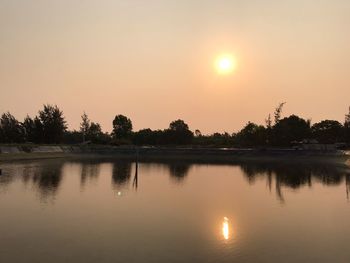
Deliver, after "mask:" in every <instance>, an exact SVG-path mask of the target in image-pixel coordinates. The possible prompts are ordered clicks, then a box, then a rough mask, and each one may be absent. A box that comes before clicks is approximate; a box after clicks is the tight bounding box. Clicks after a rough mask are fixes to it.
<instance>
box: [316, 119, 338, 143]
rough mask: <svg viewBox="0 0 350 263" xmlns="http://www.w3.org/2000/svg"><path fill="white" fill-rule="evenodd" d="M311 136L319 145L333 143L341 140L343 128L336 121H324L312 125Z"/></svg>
mask: <svg viewBox="0 0 350 263" xmlns="http://www.w3.org/2000/svg"><path fill="white" fill-rule="evenodd" d="M311 129H312V136H313V138H315V139H317V140H318V141H319V142H321V143H335V142H339V141H341V139H342V135H343V126H342V125H341V124H340V122H338V121H334V120H324V121H321V122H318V123H315V124H314V125H312V128H311Z"/></svg>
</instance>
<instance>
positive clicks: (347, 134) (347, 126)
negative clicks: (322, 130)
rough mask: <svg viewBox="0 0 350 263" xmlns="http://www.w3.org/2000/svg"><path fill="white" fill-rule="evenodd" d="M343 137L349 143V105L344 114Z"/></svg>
mask: <svg viewBox="0 0 350 263" xmlns="http://www.w3.org/2000/svg"><path fill="white" fill-rule="evenodd" d="M344 139H345V141H346V142H347V143H349V144H350V107H349V112H348V113H347V114H345V122H344Z"/></svg>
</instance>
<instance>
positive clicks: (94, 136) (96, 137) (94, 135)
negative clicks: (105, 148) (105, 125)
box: [86, 122, 104, 143]
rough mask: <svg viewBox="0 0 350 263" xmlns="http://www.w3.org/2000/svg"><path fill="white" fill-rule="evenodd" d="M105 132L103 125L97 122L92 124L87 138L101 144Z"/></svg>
mask: <svg viewBox="0 0 350 263" xmlns="http://www.w3.org/2000/svg"><path fill="white" fill-rule="evenodd" d="M103 136H104V134H103V132H102V129H101V125H100V124H98V123H95V122H91V124H90V127H89V129H88V130H87V134H86V138H87V139H88V140H90V141H91V142H93V143H100V142H102V141H101V140H103Z"/></svg>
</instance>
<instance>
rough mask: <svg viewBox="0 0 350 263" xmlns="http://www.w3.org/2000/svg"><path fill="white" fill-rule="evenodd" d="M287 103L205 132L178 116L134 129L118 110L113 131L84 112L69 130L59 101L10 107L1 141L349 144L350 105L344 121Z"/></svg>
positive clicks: (2, 124)
mask: <svg viewBox="0 0 350 263" xmlns="http://www.w3.org/2000/svg"><path fill="white" fill-rule="evenodd" d="M284 105H285V103H280V104H279V105H278V106H277V107H276V109H275V111H274V113H273V117H271V114H269V115H268V117H267V118H266V120H265V125H258V124H255V123H253V122H248V123H247V124H246V125H245V126H244V127H243V128H242V129H241V130H240V131H239V132H237V133H232V134H229V133H227V132H225V133H214V134H211V135H203V134H202V133H201V132H200V131H199V130H195V131H194V132H193V131H191V130H190V129H189V126H188V125H187V124H186V123H185V122H184V121H183V120H180V119H179V120H174V121H172V122H171V123H170V124H169V127H168V128H167V129H164V130H151V129H149V128H147V129H141V130H139V131H133V125H132V121H131V120H130V119H129V118H128V117H126V116H124V115H121V114H120V115H116V116H115V118H114V119H113V121H112V124H113V130H112V132H111V133H107V132H103V131H102V129H101V125H100V124H99V123H97V122H93V121H91V120H90V119H89V117H88V115H87V114H86V113H85V112H84V113H83V115H82V116H81V118H82V120H81V124H80V129H79V130H73V131H71V130H68V127H67V122H66V120H65V117H64V114H63V111H62V110H60V109H59V107H58V106H57V105H50V104H46V105H43V108H42V109H41V110H39V112H38V114H37V116H35V117H33V118H32V117H30V116H28V115H27V116H26V117H25V118H24V120H23V122H20V121H18V120H17V119H16V118H15V117H14V116H13V115H12V114H11V113H10V112H6V113H3V114H2V115H1V118H0V143H35V144H61V143H64V144H78V143H94V144H112V145H127V144H133V145H199V146H234V147H288V146H291V144H292V143H294V142H300V141H302V140H305V139H307V140H317V141H318V142H319V143H325V144H331V143H347V144H348V145H349V144H350V108H349V112H348V113H347V114H345V121H344V123H340V122H339V121H336V120H322V121H320V122H318V123H314V124H311V120H306V119H303V118H301V117H299V116H297V115H294V114H293V115H290V116H288V117H284V118H282V110H283V107H284Z"/></svg>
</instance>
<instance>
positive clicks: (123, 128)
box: [113, 115, 132, 139]
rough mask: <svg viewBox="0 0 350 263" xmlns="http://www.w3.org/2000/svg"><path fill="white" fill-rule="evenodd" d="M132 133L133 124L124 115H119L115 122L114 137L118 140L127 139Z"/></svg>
mask: <svg viewBox="0 0 350 263" xmlns="http://www.w3.org/2000/svg"><path fill="white" fill-rule="evenodd" d="M131 132H132V122H131V120H130V119H129V118H128V117H126V116H124V115H117V116H115V118H114V120H113V136H114V137H115V138H116V139H121V138H127V137H129V136H130V135H131Z"/></svg>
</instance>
